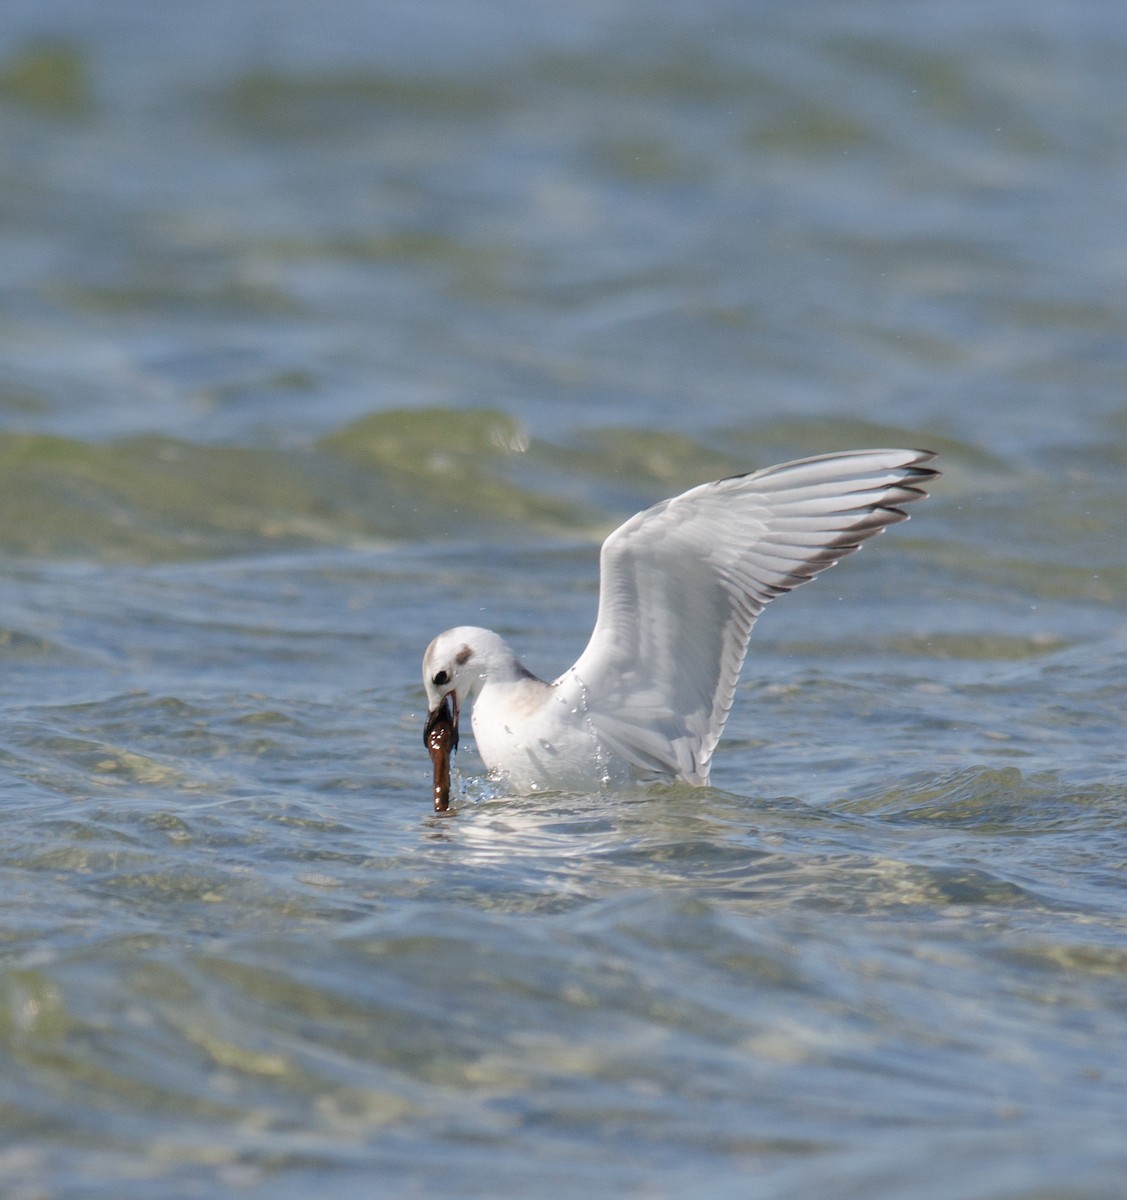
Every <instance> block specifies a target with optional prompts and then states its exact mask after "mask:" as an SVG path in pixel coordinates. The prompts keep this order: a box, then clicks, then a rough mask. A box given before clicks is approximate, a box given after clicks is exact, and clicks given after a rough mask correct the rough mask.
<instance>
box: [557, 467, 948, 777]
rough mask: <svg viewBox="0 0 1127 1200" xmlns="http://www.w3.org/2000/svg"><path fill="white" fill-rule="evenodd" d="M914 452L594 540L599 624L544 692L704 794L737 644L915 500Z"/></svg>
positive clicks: (790, 481)
mask: <svg viewBox="0 0 1127 1200" xmlns="http://www.w3.org/2000/svg"><path fill="white" fill-rule="evenodd" d="M934 457H935V456H934V455H933V454H932V453H930V452H929V451H926V450H861V451H856V452H852V453H844V454H826V455H821V456H819V457H816V458H805V459H800V460H798V461H797V462H790V463H783V464H782V465H781V466H777V467H769V468H768V469H767V470H765V471H756V472H754V473H752V474H749V475H737V476H734V477H732V478H730V479H721V480H719V481H717V482H716V483H706V484H703V485H702V486H700V487H695V488H693V489H691V490H690V491H687V492H685V493H684V494H683V495H680V496H676V497H675V498H673V499H672V500H665V501H663V502H662V503H660V504H655V505H654V506H653V507H652V508H647V509H646V510H645V511H644V512H640V513H638V514H637V516H634V517H631V518H630V520H629V521H627V522H626V523H625V524H624V525H622V526H620V527H619V528H618V529H616V530H615V531H614V533H612V534H611V535H610V537H608V538H607V540H606V541H605V542H604V543H603V548H602V553H601V556H600V583H599V613H598V618H597V620H596V622H595V629H594V632H593V633H592V635H591V641H590V642H589V644H588V646H587V648H586V650H584V652H583V654H582V655H581V656H580V658H579V661H578V662H577V663H576V664H575V666H574V667H572V668H571V670H570V671H568V672H566V673H565V674H564V675H562V676H561V677H560V678H559V679H558V680H557V681H556V686H557V687H558V688H560V689H561V693H562V696H566V697H568V698H569V699H570V700H572V701H574V704H575V706H576V707H577V708H579V709H580V710H581V711H584V712H585V713H586V714H587V718H588V719H589V721H590V722H591V725H592V727H593V729H594V730H595V732H596V733H597V734H598V735H599V737H600V739H601V740H602V742H603V744H604V745H606V746H607V748H608V749H609V750H611V751H613V752H614V753H617V754H620V755H622V756H623V757H625V758H626V759H627V760H628V761H629V762H631V763H632V764H633V765H634V766H636V767H638V768H641V769H643V770H655V771H659V772H663V773H665V772H672V773H673V774H674V775H676V776H679V777H680V778H682V779H685V780H687V781H688V782H690V783H707V782H708V772H709V764H710V762H711V759H712V752H713V750H714V749H715V748H716V743H717V742H718V741H719V739H720V734H721V732H722V731H723V728H724V722H725V721H726V720H727V717H728V710H729V709H730V708H731V705H732V698H733V696H734V695H735V690H736V684H737V682H738V680H739V675H740V668H741V667H742V666H743V660H744V655H745V654H746V653H747V643H748V638H749V636H750V634H751V627H752V625H753V624H754V623H755V619H756V617H758V616H759V614H760V613H761V612H762V611H763V608H764V606H765V605H766V604H767V602H768V601H769V600H772V599H774V597H775V596H778V595H780V594H781V593H783V592H787V591H790V589H791V588H794V587H797V586H798V585H799V584H801V583H805V582H806V581H807V580H808V579H812V578H813V577H814V576H815V575H816V574H817V573H818V572H819V571H822V570H824V569H825V568H826V567H829V566H832V565H833V564H834V563H835V562H837V560H838V559H839V558H842V557H843V556H844V555H846V554H849V553H851V552H852V551H854V550H856V549H857V548H858V546H860V544H861V543H862V542H863V541H864V540H865V539H866V538H870V537H872V536H873V535H874V534H876V533H879V532H880V531H881V530H882V529H884V527H885V526H886V525H891V524H893V523H894V522H896V521H903V520H905V519H906V517H907V514H906V513H905V512H903V511H902V509H901V508H900V505H903V504H908V503H910V502H912V501H914V500H919V499H920V498H922V497H923V496H924V495H926V493H925V492H924V490H923V488H922V487H921V486H920V485H921V484H923V483H925V482H926V481H927V480H929V479H930V478H932V477H933V476H934V475H936V474H937V472H936V471H933V470H931V469H930V468H928V467H926V466H925V465H924V464H925V463H927V462H929V461H930V460H931V459H932V458H934Z"/></svg>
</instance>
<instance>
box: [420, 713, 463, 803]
mask: <svg viewBox="0 0 1127 1200" xmlns="http://www.w3.org/2000/svg"><path fill="white" fill-rule="evenodd" d="M423 742H424V743H425V744H426V748H427V749H428V750H429V751H430V760H431V762H432V763H433V764H434V811H435V812H446V811H447V810H448V809H449V808H450V755H451V754H452V753H453V752H454V751H455V750H457V748H458V709H457V701H456V700H455V699H454V694H453V692H450V693H447V695H445V696H443V698H442V701H441V703H440V704H439V705H438V707H437V708H435V710H434V711H433V712H431V713H429V714H428V715H427V723H426V727H425V728H424V729H423Z"/></svg>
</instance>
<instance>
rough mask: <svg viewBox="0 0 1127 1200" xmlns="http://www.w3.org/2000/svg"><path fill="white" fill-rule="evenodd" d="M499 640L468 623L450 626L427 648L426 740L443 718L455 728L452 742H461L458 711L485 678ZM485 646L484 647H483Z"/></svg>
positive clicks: (424, 738)
mask: <svg viewBox="0 0 1127 1200" xmlns="http://www.w3.org/2000/svg"><path fill="white" fill-rule="evenodd" d="M494 641H498V642H499V641H500V638H498V637H497V635H496V634H495V633H491V632H490V631H489V630H488V629H475V628H474V627H472V626H469V625H463V626H459V627H458V628H457V629H448V630H447V631H446V632H445V633H440V634H439V635H438V637H436V638H435V639H434V641H433V642H431V644H430V645H429V646H428V647H427V649H426V653H425V654H424V655H423V687H424V688H426V693H427V723H426V728H425V729H424V730H423V741H424V742H427V743H428V744H429V741H430V735H431V732H432V731H433V730H434V728H435V726H436V725H437V724H438V723H439V722H440V721H446V722H448V723H450V724H451V725H453V727H454V741H453V745H454V746H457V745H458V713H459V710H460V709H461V706H462V705H463V704H464V703H465V701H466V699H467V698H468V697H470V696H472V695H474V694H475V693H476V692H477V690H478V688H479V687H480V686H481V684H482V683H483V682H484V679H485V667H486V660H487V651H491V650H492V649H493V644H492V643H493V642H494ZM483 646H484V649H483V648H482V647H483Z"/></svg>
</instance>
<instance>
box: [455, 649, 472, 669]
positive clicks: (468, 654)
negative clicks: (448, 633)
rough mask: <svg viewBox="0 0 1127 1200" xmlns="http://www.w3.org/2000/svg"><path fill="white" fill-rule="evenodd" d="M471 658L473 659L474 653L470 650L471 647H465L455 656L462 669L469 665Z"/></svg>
mask: <svg viewBox="0 0 1127 1200" xmlns="http://www.w3.org/2000/svg"><path fill="white" fill-rule="evenodd" d="M471 658H473V651H472V650H471V649H470V648H469V646H463V647H462V648H461V650H459V651H458V653H457V654H455V655H454V661H455V662H456V663H457V664H458V666H460V667H464V666H465V665H466V663H468V662H469V661H470V659H471Z"/></svg>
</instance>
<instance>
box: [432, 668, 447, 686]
mask: <svg viewBox="0 0 1127 1200" xmlns="http://www.w3.org/2000/svg"><path fill="white" fill-rule="evenodd" d="M449 682H450V672H449V671H438V672H437V673H436V674H435V677H434V678H433V679H432V680H431V683H433V684H434V686H435V687H442V686H443V685H444V684H447V683H449Z"/></svg>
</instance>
